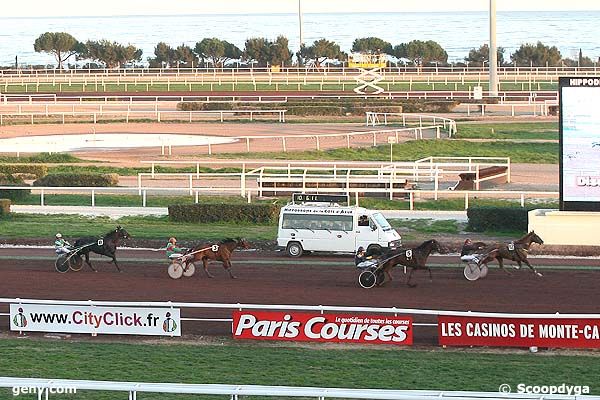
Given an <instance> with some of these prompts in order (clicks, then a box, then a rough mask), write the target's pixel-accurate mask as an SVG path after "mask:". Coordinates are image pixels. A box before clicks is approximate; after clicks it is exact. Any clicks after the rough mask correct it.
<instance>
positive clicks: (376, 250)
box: [367, 244, 383, 256]
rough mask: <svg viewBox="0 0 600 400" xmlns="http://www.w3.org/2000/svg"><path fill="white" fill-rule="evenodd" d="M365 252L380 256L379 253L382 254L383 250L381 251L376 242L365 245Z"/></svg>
mask: <svg viewBox="0 0 600 400" xmlns="http://www.w3.org/2000/svg"><path fill="white" fill-rule="evenodd" d="M367 254H369V255H377V256H380V255H381V254H383V251H382V249H381V246H380V245H378V244H370V245H369V246H368V247H367Z"/></svg>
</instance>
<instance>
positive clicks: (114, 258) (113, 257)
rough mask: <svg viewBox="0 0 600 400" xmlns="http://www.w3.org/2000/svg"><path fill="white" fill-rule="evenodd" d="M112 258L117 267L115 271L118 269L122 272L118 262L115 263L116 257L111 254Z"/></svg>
mask: <svg viewBox="0 0 600 400" xmlns="http://www.w3.org/2000/svg"><path fill="white" fill-rule="evenodd" d="M112 260H113V262H114V263H115V266H116V267H117V271H119V272H123V271H122V270H121V268H119V264H117V257H116V256H114V255H113V256H112Z"/></svg>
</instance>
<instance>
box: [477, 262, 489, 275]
mask: <svg viewBox="0 0 600 400" xmlns="http://www.w3.org/2000/svg"><path fill="white" fill-rule="evenodd" d="M479 271H480V272H479V277H480V278H485V277H486V276H487V274H488V266H487V264H481V267H479Z"/></svg>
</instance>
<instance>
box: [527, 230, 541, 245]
mask: <svg viewBox="0 0 600 400" xmlns="http://www.w3.org/2000/svg"><path fill="white" fill-rule="evenodd" d="M527 235H528V236H529V240H531V242H532V243H537V244H544V241H543V240H542V238H541V237H539V236H538V234H537V233H535V232H534V231H531V232H529V233H528V234H527Z"/></svg>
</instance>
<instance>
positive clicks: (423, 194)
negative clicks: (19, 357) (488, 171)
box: [0, 186, 559, 211]
mask: <svg viewBox="0 0 600 400" xmlns="http://www.w3.org/2000/svg"><path fill="white" fill-rule="evenodd" d="M0 190H31V191H32V193H34V194H35V193H37V194H38V195H39V196H40V205H41V206H44V205H46V201H45V196H46V195H51V194H57V193H65V192H67V193H70V194H88V195H89V196H90V205H91V206H92V207H95V206H96V201H97V199H96V195H99V194H128V193H129V194H133V195H135V194H137V195H138V196H139V197H140V200H141V206H142V207H147V203H148V196H150V195H156V194H159V193H162V194H164V193H167V194H170V195H189V196H193V197H194V201H195V203H199V196H201V195H206V196H211V195H215V194H223V193H232V194H234V195H236V194H238V195H242V191H241V189H240V188H232V187H205V188H198V187H193V188H192V189H191V190H190V188H164V187H162V188H161V187H144V188H143V189H141V191H140V189H139V188H137V187H64V186H61V187H50V186H45V187H31V186H0ZM274 190H276V191H277V192H282V193H289V194H290V195H291V194H292V193H304V192H305V191H303V190H302V189H299V188H276V189H274V188H263V189H262V191H274ZM306 192H308V193H311V194H314V193H317V194H340V193H345V194H347V195H348V196H349V198H350V199H352V198H354V204H355V205H359V196H362V194H363V193H365V192H368V193H375V194H380V195H384V196H389V198H390V199H396V200H398V199H402V198H406V200H404V201H408V202H409V210H411V211H412V210H415V209H416V207H415V204H418V203H416V200H426V199H433V200H438V199H440V198H463V199H464V209H465V210H466V209H468V208H469V202H470V200H471V199H474V198H477V199H481V198H489V199H514V200H518V201H520V204H521V206H522V207H524V206H525V201H526V199H549V200H552V201H557V200H558V195H559V192H554V191H522V190H520V191H509V190H464V191H462V190H461V191H449V190H409V189H400V188H395V187H392V188H368V189H366V188H352V187H350V188H344V189H342V190H340V189H338V188H320V187H317V188H307V189H306ZM243 195H244V197H245V198H246V200H247V202H248V203H251V202H252V199H253V198H254V197H256V196H258V197H260V195H261V189H259V188H246V189H245V193H243Z"/></svg>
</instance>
